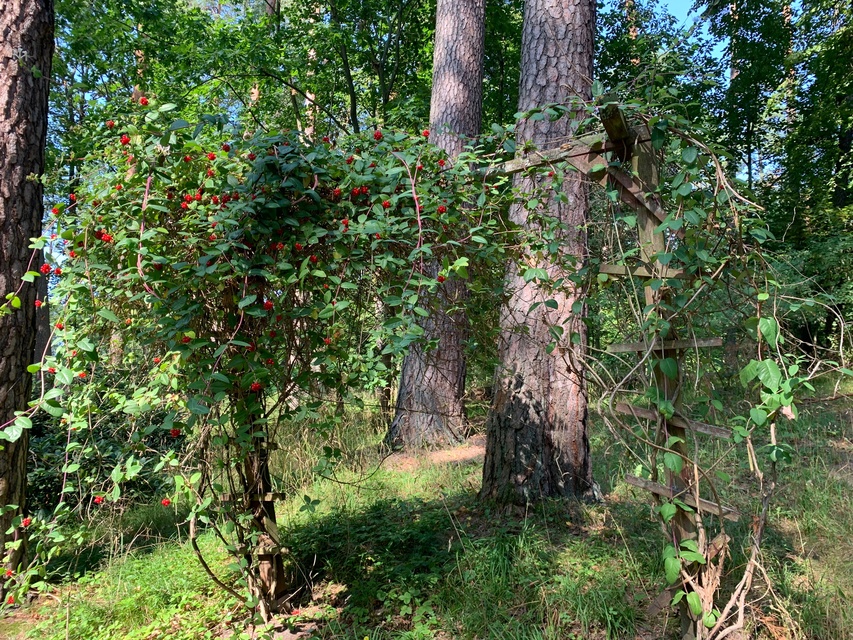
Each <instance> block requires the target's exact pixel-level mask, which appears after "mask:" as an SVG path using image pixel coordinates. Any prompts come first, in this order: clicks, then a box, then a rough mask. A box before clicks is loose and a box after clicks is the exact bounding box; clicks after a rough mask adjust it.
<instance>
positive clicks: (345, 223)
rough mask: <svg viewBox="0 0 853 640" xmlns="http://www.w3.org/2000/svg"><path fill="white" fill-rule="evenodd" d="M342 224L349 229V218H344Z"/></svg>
mask: <svg viewBox="0 0 853 640" xmlns="http://www.w3.org/2000/svg"><path fill="white" fill-rule="evenodd" d="M341 224H342V225H344V226H345V227H348V226H349V218H344V219H343V220H341Z"/></svg>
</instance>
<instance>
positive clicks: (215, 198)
mask: <svg viewBox="0 0 853 640" xmlns="http://www.w3.org/2000/svg"><path fill="white" fill-rule="evenodd" d="M210 201H211V202H212V203H213V204H219V196H213V197H212V198H211V199H210Z"/></svg>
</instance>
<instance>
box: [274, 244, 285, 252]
mask: <svg viewBox="0 0 853 640" xmlns="http://www.w3.org/2000/svg"><path fill="white" fill-rule="evenodd" d="M275 249H276V251H281V250H282V249H284V243H283V242H277V243H276V245H275Z"/></svg>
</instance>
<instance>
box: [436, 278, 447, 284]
mask: <svg viewBox="0 0 853 640" xmlns="http://www.w3.org/2000/svg"><path fill="white" fill-rule="evenodd" d="M446 279H447V278H445V277H444V276H438V278H436V280H438V281H439V282H440V283H441V282H444V281H445V280H446Z"/></svg>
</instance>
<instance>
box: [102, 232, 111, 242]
mask: <svg viewBox="0 0 853 640" xmlns="http://www.w3.org/2000/svg"><path fill="white" fill-rule="evenodd" d="M101 240H103V241H104V242H112V241H113V237H112V236H111V235H110V234H108V233H105V234H103V235H101Z"/></svg>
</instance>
